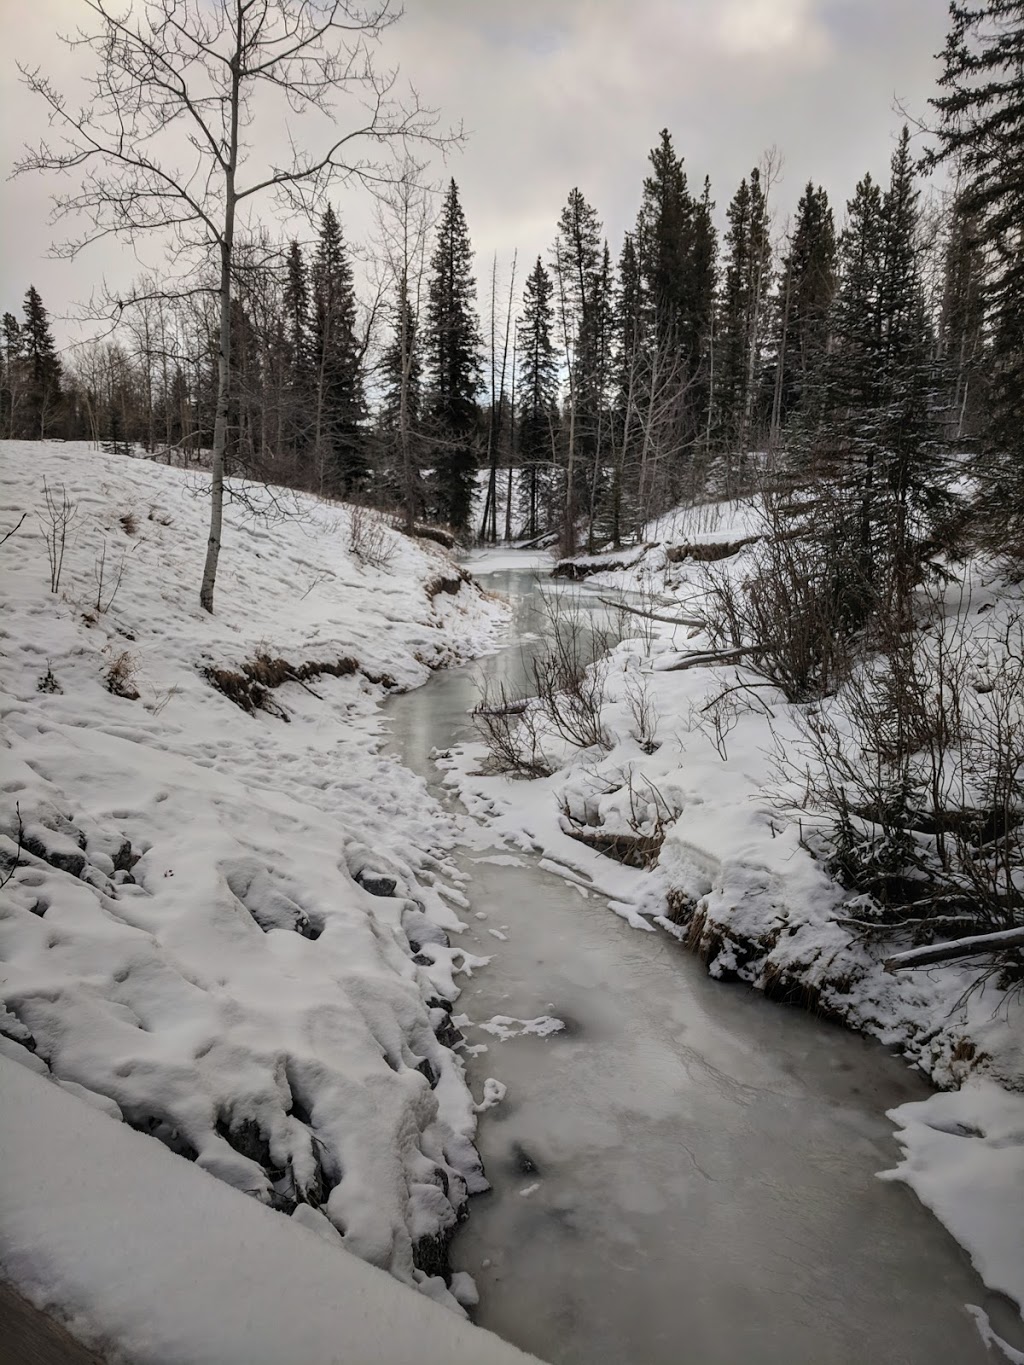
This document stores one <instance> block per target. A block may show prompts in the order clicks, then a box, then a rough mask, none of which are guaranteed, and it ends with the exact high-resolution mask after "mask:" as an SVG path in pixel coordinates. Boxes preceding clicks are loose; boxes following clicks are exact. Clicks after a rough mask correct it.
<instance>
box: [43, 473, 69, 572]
mask: <svg viewBox="0 0 1024 1365" xmlns="http://www.w3.org/2000/svg"><path fill="white" fill-rule="evenodd" d="M43 505H44V507H45V509H46V511H45V515H44V514H43V513H40V514H39V524H40V526H41V527H42V530H43V536H44V538H45V540H46V557H47V559H48V561H49V564H50V591H51V592H53V593H56V592H59V591H60V576H61V572H62V571H63V568H64V551H65V548H66V546H67V539H68V527H69V526H70V525H71V523H72V521H73V520H74V519H75V517H76V516H77V514H78V506H77V504H76V503H73V502H72V501H71V499H70V498H69V497H68V490H67V489H66V488H65V486H64V485H63V484H61V486H60V493H59V494H58V493H57V492H56V491H55V490H54V489H52V488H50V486H49V484H48V483H47V482H46V480H45V479H44V480H43Z"/></svg>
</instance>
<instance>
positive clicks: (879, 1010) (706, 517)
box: [442, 503, 1024, 1309]
mask: <svg viewBox="0 0 1024 1365" xmlns="http://www.w3.org/2000/svg"><path fill="white" fill-rule="evenodd" d="M759 529H760V526H759V519H758V511H757V508H756V506H754V505H753V504H749V503H743V504H722V505H719V506H716V507H711V508H703V509H691V510H688V511H685V512H680V513H678V514H674V515H672V516H670V517H667V518H664V519H662V521H661V522H659V523H656V524H652V525H651V526H649V527H648V528H647V531H646V537H645V538H646V540H647V541H648V542H649V548H648V549H647V550H646V551H645V552H644V553H643V554H642V555H641V556H640V557H639V559H637V561H636V562H635V563H633V564H632V565H629V566H627V567H626V568H616V569H612V570H608V571H604V572H601V571H600V570H599V569H598V563H597V562H595V561H599V559H600V557H590V559H589V560H588V561H587V569H588V575H587V578H586V583H585V586H584V588H583V589H581V590H580V591H582V592H584V593H585V594H588V595H589V594H593V593H597V594H600V593H601V592H602V591H604V592H607V590H608V589H609V588H615V589H619V590H622V591H626V592H629V593H634V594H640V595H641V596H642V599H643V601H644V602H645V603H646V604H647V605H648V606H651V607H653V610H654V611H655V612H656V613H657V614H660V615H662V616H668V617H677V616H682V617H687V618H693V617H694V616H695V615H699V610H700V600H699V592H700V582H701V566H700V564H699V563H697V562H695V561H694V560H693V559H691V558H689V557H686V556H681V555H680V554H679V553H678V551H677V552H675V553H673V550H674V548H675V547H679V546H681V545H682V544H684V543H685V542H690V543H691V544H692V543H694V542H696V543H698V544H699V545H701V546H714V547H717V549H716V550H713V551H711V553H710V554H709V556H708V557H715V555H716V554H717V550H719V549H724V550H726V551H730V550H732V549H733V547H736V546H739V547H741V548H740V549H739V551H738V553H735V554H730V555H728V557H727V558H725V559H723V560H722V561H721V564H720V565H719V566H716V567H720V568H722V569H723V570H724V571H725V572H730V573H736V574H742V573H743V572H744V569H745V558H746V554H747V551H746V550H745V549H744V548H743V546H744V542H749V540H750V538H751V537H756V536H757V534H758V531H759ZM611 557H612V558H613V559H615V558H617V559H618V560H619V561H620V562H621V561H622V560H623V559H625V558H629V556H623V555H619V556H611ZM747 562H748V561H747ZM595 569H598V571H597V572H594V570H595ZM971 591H972V592H973V593H974V597H973V599H972V600H971V601H970V602H969V604H968V609H969V610H970V611H971V612H973V613H974V615H973V616H972V618H971V619H976V620H978V621H979V623H982V622H983V623H985V624H984V627H983V628H984V629H986V630H989V631H991V632H992V635H993V638H995V637H997V636H998V634H999V630H1000V623H1001V621H1002V618H1003V617H1004V616H1005V615H1006V613H1007V612H1009V611H1010V610H1011V609H1012V608H1013V605H1014V600H1015V593H1016V592H1017V590H1015V589H1012V588H1006V587H1005V586H1001V585H999V584H993V583H991V582H988V583H986V582H985V581H984V580H983V575H980V574H977V575H975V576H974V578H973V580H972V585H971ZM591 600H592V599H591ZM631 600H633V601H637V600H639V599H637V598H634V599H631ZM959 605H960V608H961V609H963V608H964V603H963V601H961V602H960V604H959ZM630 621H631V622H632V623H633V624H632V625H630V626H629V628H628V629H627V634H632V632H633V631H634V630H635V631H638V632H641V633H642V635H643V638H640V637H639V636H634V637H633V638H627V639H625V640H624V641H623V642H622V643H621V644H620V645H619V646H618V647H617V648H616V649H615V650H614V651H613V653H612V655H611V657H610V659H609V661H608V664H607V668H606V673H607V679H606V701H605V704H604V706H603V710H602V722H603V724H604V727H605V729H606V732H607V733H608V736H609V738H610V741H611V743H610V747H609V749H608V750H607V752H605V751H603V750H602V749H600V748H598V747H595V748H592V749H587V750H583V751H580V750H578V749H574V748H573V746H572V745H569V744H566V743H564V742H563V741H561V740H560V739H558V738H552V737H551V735H550V733H549V734H548V735H547V736H546V737H545V738H544V739H543V740H542V745H541V747H542V749H543V751H544V756H545V758H546V759H547V761H548V764H549V766H551V767H553V768H554V771H553V772H552V774H551V775H550V776H547V777H541V778H537V779H534V780H531V781H523V780H511V779H509V778H508V777H504V776H497V775H493V774H489V773H488V771H487V762H486V754H485V749H484V746H483V745H482V744H477V745H473V744H470V745H466V746H464V747H462V748H460V749H456V750H455V751H453V752H452V753H451V754H450V755H448V756H446V757H445V758H444V759H443V760H442V761H443V763H444V764H445V765H446V766H447V767H448V768H449V769H450V772H449V780H450V781H451V782H452V783H453V784H454V785H456V786H457V787H458V790H459V792H460V794H461V796H462V799H463V800H464V802H465V803H466V804H467V805H468V806H469V808H470V809H471V810H472V811H473V812H474V813H476V814H477V815H479V816H481V817H483V818H486V819H487V820H488V821H489V822H491V823H492V824H493V825H494V826H495V827H496V828H498V829H500V830H501V831H502V832H503V833H504V835H505V836H506V838H507V839H508V841H509V842H510V843H511V844H513V845H518V846H520V847H523V848H530V849H533V850H535V851H538V852H540V853H541V854H542V856H543V857H544V858H545V859H547V860H548V861H549V865H551V866H552V867H555V868H563V869H564V868H566V867H568V868H570V869H575V870H576V872H577V874H582V877H583V880H584V884H585V885H587V886H588V887H591V888H596V889H598V890H599V891H601V892H603V893H604V895H605V896H606V897H607V898H608V901H609V904H610V905H611V908H612V909H613V910H615V912H616V913H618V914H620V915H621V916H622V917H623V918H625V919H626V920H627V921H628V922H629V923H630V924H631V925H633V926H634V927H635V928H637V929H642V930H649V931H652V932H658V931H662V932H668V933H672V934H675V935H677V936H679V937H681V938H684V939H686V940H687V941H688V942H689V943H690V946H691V947H693V948H694V949H695V950H696V951H698V952H700V953H701V954H702V956H704V957H705V959H706V961H707V965H708V970H709V971H710V972H711V974H712V975H714V976H719V977H721V978H723V979H738V980H742V981H745V982H747V983H749V984H750V985H753V986H755V987H758V988H761V989H768V990H771V991H773V993H775V994H778V995H780V996H782V997H784V998H791V999H794V1000H796V1001H801V1000H803V1001H806V1002H808V1003H813V1004H814V1005H815V1006H816V1007H817V1008H819V1009H821V1010H823V1011H826V1012H827V1013H829V1014H830V1015H831V1016H832V1017H835V1018H837V1019H840V1020H842V1021H844V1022H845V1023H846V1024H848V1025H849V1026H851V1027H853V1028H856V1029H858V1030H861V1031H863V1032H864V1033H867V1034H869V1035H872V1036H874V1037H876V1038H878V1039H879V1040H880V1041H881V1042H883V1043H884V1044H886V1045H887V1046H889V1047H895V1048H898V1049H899V1050H900V1051H902V1052H903V1053H904V1054H905V1055H906V1056H907V1057H908V1058H909V1059H910V1060H911V1061H912V1062H914V1063H916V1064H918V1065H919V1066H920V1067H921V1068H922V1069H923V1070H924V1071H925V1073H926V1074H927V1075H928V1076H929V1077H930V1078H931V1079H932V1080H933V1081H934V1082H935V1083H936V1084H937V1085H939V1086H942V1087H944V1088H950V1089H956V1088H959V1089H958V1093H957V1095H956V1096H955V1097H951V1096H948V1095H937V1096H936V1097H935V1099H934V1100H932V1101H929V1102H928V1103H927V1104H924V1105H911V1106H907V1107H906V1112H904V1111H903V1110H899V1111H894V1114H893V1117H894V1119H895V1120H896V1122H897V1123H898V1124H899V1125H900V1127H901V1129H902V1132H901V1134H900V1138H901V1141H902V1142H903V1144H904V1146H905V1148H906V1151H907V1159H906V1160H905V1161H904V1162H903V1163H902V1164H901V1166H900V1168H899V1171H898V1175H899V1177H900V1178H902V1179H904V1180H906V1181H908V1183H910V1184H911V1185H912V1186H913V1187H914V1188H915V1190H917V1192H918V1194H919V1196H920V1197H921V1199H922V1200H923V1201H924V1202H925V1203H927V1204H928V1205H929V1206H930V1207H931V1208H933V1209H934V1211H935V1212H936V1214H937V1215H938V1216H939V1217H940V1218H941V1219H942V1220H943V1221H944V1222H945V1223H946V1225H947V1226H948V1227H949V1228H950V1230H951V1231H952V1232H953V1233H954V1235H955V1236H957V1237H958V1238H959V1240H960V1241H961V1242H962V1244H963V1245H964V1246H965V1247H967V1248H968V1250H969V1251H970V1252H971V1255H972V1257H973V1259H974V1260H975V1263H976V1265H977V1267H978V1269H979V1270H980V1271H981V1273H982V1274H983V1275H984V1276H985V1277H986V1279H987V1280H988V1282H989V1283H990V1284H993V1285H994V1286H996V1287H998V1288H1000V1289H1002V1290H1004V1292H1006V1293H1008V1294H1010V1295H1012V1296H1013V1297H1014V1298H1015V1299H1016V1301H1017V1302H1018V1304H1019V1305H1020V1306H1021V1307H1022V1309H1024V1285H1022V1283H1021V1281H1020V1273H1019V1272H1020V1268H1021V1267H1022V1266H1024V1093H1021V1092H1022V1091H1024V1011H1022V1008H1021V998H1020V996H1019V994H1018V995H1016V996H1012V995H1007V994H1006V993H1004V992H1001V991H999V990H998V989H997V988H996V987H995V986H994V985H993V984H992V983H991V982H989V983H987V984H986V986H985V988H984V989H983V990H976V991H974V992H969V991H968V988H969V987H970V986H971V985H972V983H973V982H974V981H975V979H976V977H977V971H976V970H972V969H971V968H969V967H950V966H943V967H941V968H936V969H933V970H929V971H904V972H898V973H896V974H890V973H887V972H886V971H885V970H884V968H883V965H882V964H883V958H884V957H885V956H886V955H887V954H888V953H889V952H891V951H892V947H891V945H889V944H886V943H884V942H882V943H879V942H878V941H877V940H875V941H874V942H872V941H871V940H870V939H867V940H866V939H865V938H864V937H858V936H856V935H854V934H853V933H851V931H850V929H849V928H848V927H846V926H844V925H843V924H842V923H840V922H838V921H839V920H841V919H842V918H843V915H844V906H845V903H846V901H847V900H848V898H849V897H848V893H846V892H844V891H843V889H842V888H841V887H840V886H839V885H838V884H837V883H836V882H835V881H833V880H832V879H831V878H830V876H829V875H828V873H827V871H826V869H825V866H824V863H823V862H822V861H819V860H816V859H815V858H814V857H812V856H811V854H810V853H809V851H808V847H807V835H808V832H809V824H810V823H811V822H812V821H813V816H812V815H808V816H806V817H804V818H801V817H800V816H799V814H797V815H794V814H793V813H792V811H791V810H790V811H787V810H786V808H785V805H786V803H785V800H784V799H782V800H780V785H781V783H782V778H781V777H780V773H779V769H778V766H777V763H776V755H777V754H778V752H779V751H780V749H781V751H782V752H783V753H786V754H788V755H789V756H790V757H798V756H799V755H800V752H801V749H800V745H801V742H802V741H801V733H802V732H801V728H800V725H799V723H798V722H799V715H798V712H799V708H797V707H794V706H791V705H789V704H788V703H787V702H786V701H785V698H784V697H783V696H782V694H781V693H779V692H778V691H774V690H772V689H771V688H765V687H764V685H763V682H761V680H758V679H757V678H756V677H755V675H754V674H752V673H750V672H748V671H746V670H743V669H741V668H737V666H735V665H733V666H731V667H729V668H728V669H725V668H722V667H695V668H687V669H685V670H682V671H673V665H674V664H675V663H677V662H679V661H680V660H681V658H682V656H683V655H684V654H688V653H690V652H692V651H696V650H700V649H701V648H704V647H706V646H707V644H708V641H707V637H706V636H705V635H704V634H703V633H702V632H701V631H700V630H699V629H698V628H696V627H694V626H692V625H682V626H673V625H669V624H666V623H665V622H650V621H647V622H644V623H642V624H638V623H637V618H630ZM979 628H981V626H980V625H979ZM741 681H748V682H754V683H756V684H757V687H756V690H754V691H752V692H745V693H743V694H742V695H740V696H737V697H735V698H734V699H733V700H735V702H736V703H737V704H736V705H731V704H730V703H729V699H728V698H726V703H725V705H724V706H722V707H720V708H717V710H718V716H719V724H718V726H717V728H716V725H715V723H714V722H715V711H716V708H715V707H714V706H711V714H709V710H708V709H707V708H709V703H713V701H714V699H715V698H716V697H719V696H721V694H722V693H723V690H724V689H726V688H728V687H730V686H731V685H733V684H735V683H737V682H741ZM642 714H645V716H646V719H643V718H642ZM769 720H770V726H769ZM651 731H653V740H654V742H653V743H650V742H644V741H645V740H649V739H650V738H651V734H650V733H649V732H651ZM781 796H782V797H783V798H784V797H785V793H781ZM661 833H663V834H664V842H663V844H662V846H661V848H660V853H659V855H658V856H657V863H656V866H654V867H653V869H652V870H649V871H644V870H639V869H636V868H634V867H630V866H626V865H623V864H621V863H619V862H616V861H613V860H612V859H610V858H608V857H606V856H604V855H603V854H602V853H601V852H600V851H598V850H597V849H595V848H594V847H592V846H589V845H588V844H586V843H584V842H580V836H581V835H582V836H583V838H584V839H585V838H588V837H589V838H594V837H595V836H598V837H600V836H606V835H607V836H624V837H625V838H627V839H628V838H630V837H631V836H636V835H638V834H639V835H641V836H654V837H655V839H656V838H657V837H659V836H660V834H661ZM673 907H674V913H669V912H670V908H673ZM845 913H846V914H849V913H850V911H849V910H846V911H845ZM1000 1087H1002V1088H1000ZM993 1094H995V1096H997V1097H998V1101H997V1102H996V1101H994V1100H993ZM951 1106H952V1107H953V1108H955V1110H956V1119H955V1123H953V1124H952V1126H951V1120H950V1119H949V1118H948V1115H947V1110H948V1109H951ZM936 1134H939V1135H941V1136H938V1137H937V1136H936ZM951 1134H952V1136H950V1135H951ZM979 1172H985V1173H987V1174H986V1180H987V1184H986V1189H985V1198H984V1199H982V1198H980V1197H979V1199H978V1200H976V1201H973V1202H972V1200H971V1199H970V1198H968V1197H964V1196H963V1195H962V1192H963V1191H965V1190H967V1189H970V1188H971V1187H972V1186H973V1185H974V1184H975V1183H976V1180H977V1178H978V1176H979ZM943 1190H946V1191H949V1197H948V1198H947V1197H945V1196H944V1195H943V1194H942V1191H943ZM957 1191H960V1192H961V1194H960V1195H958V1194H957Z"/></svg>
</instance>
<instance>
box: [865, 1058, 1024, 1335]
mask: <svg viewBox="0 0 1024 1365" xmlns="http://www.w3.org/2000/svg"><path fill="white" fill-rule="evenodd" d="M889 1117H890V1118H891V1119H892V1120H893V1121H894V1122H895V1123H897V1124H898V1125H899V1131H898V1132H897V1134H896V1136H897V1139H898V1141H899V1143H900V1146H901V1147H902V1148H903V1153H904V1155H903V1160H902V1161H901V1162H900V1163H899V1165H898V1166H896V1167H895V1169H894V1170H891V1171H886V1172H884V1174H883V1178H884V1179H887V1180H903V1181H905V1182H906V1183H907V1184H908V1185H909V1186H910V1188H911V1189H912V1190H913V1191H914V1192H915V1194H916V1195H917V1197H918V1198H919V1199H920V1200H921V1203H922V1204H925V1205H927V1207H928V1208H930V1209H931V1210H932V1212H933V1213H934V1214H935V1216H936V1217H937V1218H938V1219H940V1221H941V1222H942V1223H944V1224H945V1226H946V1227H947V1228H948V1229H949V1231H950V1232H951V1233H952V1234H953V1236H954V1237H955V1238H956V1240H957V1241H958V1242H959V1243H960V1245H961V1246H962V1247H964V1248H965V1249H966V1250H967V1251H968V1252H969V1253H970V1257H971V1260H972V1261H973V1262H974V1266H975V1269H976V1270H977V1271H978V1274H979V1275H980V1276H981V1278H982V1279H983V1280H984V1281H985V1283H986V1284H987V1285H988V1287H989V1288H990V1289H994V1290H996V1291H997V1292H999V1293H1002V1294H1006V1295H1007V1296H1008V1297H1009V1298H1011V1299H1012V1300H1013V1301H1014V1303H1016V1304H1017V1306H1018V1308H1019V1309H1020V1310H1021V1315H1022V1316H1024V1095H1022V1094H1011V1093H1009V1092H1008V1091H1006V1090H1003V1089H1002V1088H1001V1087H999V1086H997V1085H994V1084H993V1083H992V1082H991V1081H983V1080H974V1081H971V1082H969V1083H968V1084H967V1085H965V1086H964V1087H963V1089H962V1090H959V1091H955V1092H951V1093H948V1094H938V1095H933V1096H932V1097H931V1098H930V1099H927V1100H922V1101H918V1102H916V1103H911V1104H901V1105H900V1106H899V1108H898V1109H892V1110H890V1111H889Z"/></svg>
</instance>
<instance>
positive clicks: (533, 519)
mask: <svg viewBox="0 0 1024 1365" xmlns="http://www.w3.org/2000/svg"><path fill="white" fill-rule="evenodd" d="M553 296H554V285H553V284H552V282H551V276H550V275H549V274H548V272H547V270H545V268H544V263H543V261H542V260H541V258H540V257H539V256H538V257H537V261H536V264H535V265H534V267H533V269H532V270H531V272H530V274H529V275H528V276H527V277H526V284H525V286H524V288H523V311H522V315H521V317H520V319H519V327H518V347H517V350H518V356H519V373H518V387H519V459H520V464H521V467H522V475H521V498H522V511H523V515H524V517H525V520H526V533H527V535H529V536H531V537H532V536H536V535H537V534H538V531H539V530H540V528H541V526H542V524H543V523H544V521H546V519H547V518H548V517H549V516H550V514H551V503H552V499H553V494H554V475H555V469H554V460H553V450H554V433H555V428H556V425H557V418H558V357H557V354H556V352H555V345H554V341H553V339H552V333H553V329H554V323H555V318H554V308H553V306H552V299H553Z"/></svg>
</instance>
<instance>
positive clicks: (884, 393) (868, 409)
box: [826, 129, 946, 624]
mask: <svg viewBox="0 0 1024 1365" xmlns="http://www.w3.org/2000/svg"><path fill="white" fill-rule="evenodd" d="M917 203H918V191H917V189H916V187H915V185H914V176H913V167H912V165H911V161H910V139H909V134H908V133H907V130H906V129H904V130H903V134H902V136H901V138H900V141H899V144H898V146H897V148H896V151H895V152H894V154H893V158H892V168H891V177H890V182H889V187H888V189H887V191H886V192H885V194H884V196H883V195H882V193H881V192H880V190H879V188H878V186H877V185H875V184H874V182H873V181H872V180H871V177H870V176H866V177H865V178H864V179H863V180H862V181H861V182H860V184H859V185H858V186H857V190H856V192H855V194H854V197H853V199H852V200H851V201H850V203H849V204H848V206H847V223H846V227H845V229H844V231H843V233H842V236H841V238H840V249H839V256H840V267H839V287H838V293H837V297H836V308H835V316H834V339H833V350H832V353H831V354H830V356H829V358H828V364H827V372H828V375H829V385H828V404H829V414H828V421H827V424H826V430H827V441H828V443H829V444H830V445H831V446H832V448H833V451H834V453H835V456H836V457H837V458H836V463H835V464H834V472H835V474H836V477H837V479H838V485H837V486H838V491H839V496H838V498H837V503H836V505H837V507H845V509H846V516H845V523H844V526H843V527H842V528H841V533H842V535H844V536H845V537H846V539H847V542H848V543H849V545H850V547H851V548H850V552H849V555H848V556H847V563H848V566H849V573H848V588H847V604H848V610H847V612H846V613H845V614H846V615H847V617H848V619H849V620H850V622H851V624H857V623H858V622H859V621H860V620H863V619H864V618H865V616H866V615H867V613H868V612H869V611H870V610H871V609H872V607H873V604H874V603H875V602H876V601H877V600H878V598H879V597H880V595H882V594H889V595H890V596H891V595H893V594H895V595H896V597H897V598H900V597H902V595H903V594H904V593H905V591H906V589H907V587H908V586H909V583H910V576H911V574H912V572H913V568H914V562H915V559H916V556H917V553H918V547H919V546H920V544H921V543H922V541H923V540H924V538H925V535H926V532H927V529H928V526H929V523H930V522H931V520H932V519H933V518H935V517H936V516H938V515H939V514H940V513H941V511H942V510H943V508H944V506H945V502H946V496H945V491H944V484H945V468H944V461H943V458H942V451H941V447H940V444H939V442H938V440H937V433H936V430H935V426H934V414H933V394H932V380H933V376H932V364H931V356H932V349H933V338H932V337H931V335H930V331H929V327H928V322H927V313H926V307H925V296H924V289H923V285H922V279H921V248H920V245H919V242H918V207H917Z"/></svg>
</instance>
